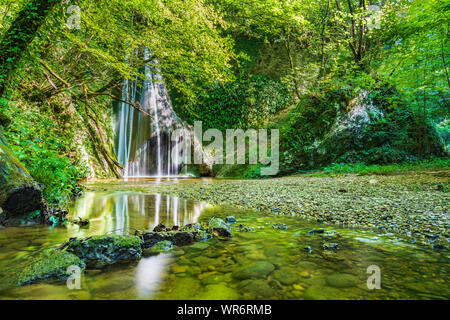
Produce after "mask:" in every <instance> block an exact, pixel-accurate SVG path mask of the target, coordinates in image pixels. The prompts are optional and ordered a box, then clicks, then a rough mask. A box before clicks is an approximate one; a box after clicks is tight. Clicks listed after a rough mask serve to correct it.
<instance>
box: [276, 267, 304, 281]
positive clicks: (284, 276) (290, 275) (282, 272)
mask: <svg viewBox="0 0 450 320" xmlns="http://www.w3.org/2000/svg"><path fill="white" fill-rule="evenodd" d="M273 277H274V278H275V279H276V280H278V281H280V282H281V283H282V284H284V285H292V284H294V283H296V282H298V281H299V279H300V278H299V276H298V275H297V274H296V273H294V272H292V271H291V270H289V269H286V268H283V269H279V270H275V271H274V272H273Z"/></svg>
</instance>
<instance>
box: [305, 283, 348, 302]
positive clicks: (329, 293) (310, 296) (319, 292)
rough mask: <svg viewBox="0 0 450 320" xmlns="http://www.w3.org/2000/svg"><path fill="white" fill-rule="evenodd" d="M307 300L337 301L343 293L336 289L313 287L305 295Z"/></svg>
mask: <svg viewBox="0 0 450 320" xmlns="http://www.w3.org/2000/svg"><path fill="white" fill-rule="evenodd" d="M304 297H305V299H307V300H335V299H339V298H340V297H341V291H340V290H338V289H336V288H331V287H326V286H325V287H324V286H319V285H312V286H310V287H309V288H308V289H306V291H305V294H304Z"/></svg>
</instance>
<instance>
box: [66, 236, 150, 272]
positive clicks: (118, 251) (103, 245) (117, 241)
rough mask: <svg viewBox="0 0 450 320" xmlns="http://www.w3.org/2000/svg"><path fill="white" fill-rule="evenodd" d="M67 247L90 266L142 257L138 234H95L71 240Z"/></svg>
mask: <svg viewBox="0 0 450 320" xmlns="http://www.w3.org/2000/svg"><path fill="white" fill-rule="evenodd" d="M66 247H67V251H68V252H71V253H73V254H75V255H76V256H78V257H79V258H80V259H82V260H83V261H84V262H85V263H86V267H88V268H102V267H104V266H107V265H112V264H115V263H122V262H131V261H137V260H139V259H141V257H142V247H141V240H140V239H139V237H137V236H121V235H103V236H93V237H88V238H85V239H75V240H73V241H69V243H68V244H67V246H66Z"/></svg>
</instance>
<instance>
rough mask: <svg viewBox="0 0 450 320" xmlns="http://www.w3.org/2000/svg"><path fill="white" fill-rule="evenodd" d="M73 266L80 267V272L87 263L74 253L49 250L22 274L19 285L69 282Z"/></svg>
mask: <svg viewBox="0 0 450 320" xmlns="http://www.w3.org/2000/svg"><path fill="white" fill-rule="evenodd" d="M71 266H77V267H79V268H80V271H83V270H84V269H85V268H86V265H85V263H84V262H83V261H82V260H81V259H80V258H78V257H77V256H76V255H74V254H72V253H69V252H66V251H59V250H48V251H46V252H44V253H42V254H41V255H40V256H39V257H38V258H37V260H36V261H34V262H33V263H31V264H30V265H28V266H27V267H25V269H23V270H22V272H20V274H19V279H18V281H17V285H19V286H22V285H26V284H31V283H35V282H38V281H47V280H61V281H63V280H67V278H68V277H69V276H70V274H69V273H68V268H69V267H71Z"/></svg>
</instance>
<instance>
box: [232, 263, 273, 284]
mask: <svg viewBox="0 0 450 320" xmlns="http://www.w3.org/2000/svg"><path fill="white" fill-rule="evenodd" d="M273 270H275V266H274V265H273V264H272V263H270V262H268V261H258V262H253V263H251V264H250V265H248V266H245V267H242V268H239V269H238V270H236V271H235V272H233V277H234V278H235V279H238V280H246V279H252V278H266V277H267V276H268V275H269V274H270V273H271V272H272V271H273Z"/></svg>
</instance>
